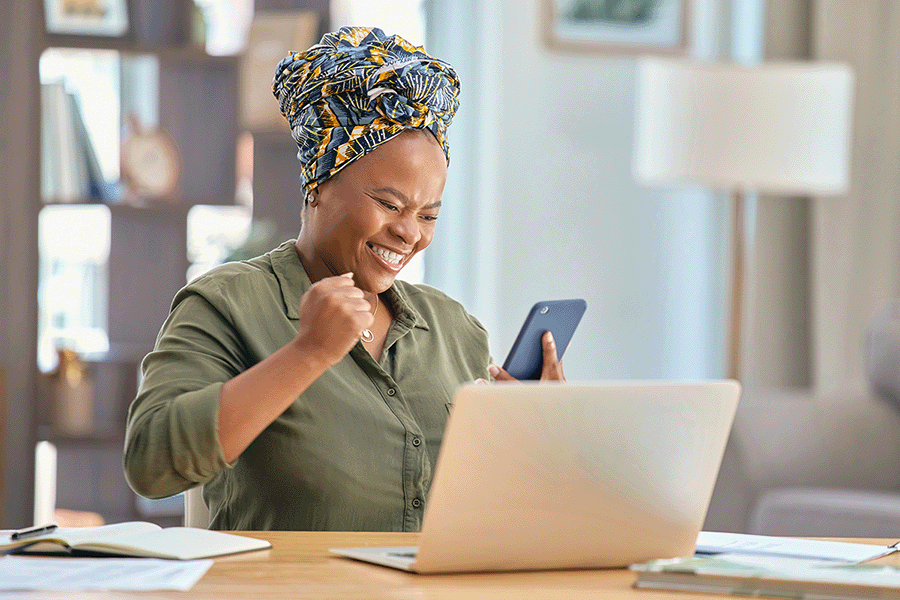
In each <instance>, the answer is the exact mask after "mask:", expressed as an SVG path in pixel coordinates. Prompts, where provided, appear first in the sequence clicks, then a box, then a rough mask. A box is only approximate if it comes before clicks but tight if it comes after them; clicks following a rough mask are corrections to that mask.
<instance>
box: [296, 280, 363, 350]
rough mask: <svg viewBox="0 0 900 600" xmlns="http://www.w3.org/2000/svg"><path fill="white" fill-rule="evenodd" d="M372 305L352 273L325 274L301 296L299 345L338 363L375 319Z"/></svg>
mask: <svg viewBox="0 0 900 600" xmlns="http://www.w3.org/2000/svg"><path fill="white" fill-rule="evenodd" d="M374 320H375V319H374V317H373V316H372V305H371V304H370V303H369V301H368V300H366V297H365V293H364V292H363V291H362V290H361V289H359V288H358V287H356V285H354V283H353V273H345V274H344V275H339V276H337V277H326V278H324V279H320V280H319V281H317V282H316V283H314V284H313V285H312V286H311V287H310V288H309V290H307V292H306V293H305V294H303V297H302V298H300V330H299V331H298V332H297V337H296V338H295V339H294V341H295V343H297V344H298V345H299V346H300V347H302V348H306V349H308V350H311V351H313V352H315V353H316V356H318V357H320V358H321V359H322V360H324V361H325V362H327V363H328V364H329V365H335V364H337V363H338V362H340V361H341V359H343V358H344V356H346V355H347V353H348V352H350V349H351V348H353V346H354V345H355V344H356V342H357V340H359V336H360V333H361V332H362V330H363V329H367V328H369V327H372V323H373V322H374Z"/></svg>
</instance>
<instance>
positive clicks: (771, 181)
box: [633, 59, 853, 194]
mask: <svg viewBox="0 0 900 600" xmlns="http://www.w3.org/2000/svg"><path fill="white" fill-rule="evenodd" d="M852 111H853V72H852V71H851V69H850V68H849V67H848V66H846V65H842V64H835V63H827V64H826V63H812V62H809V63H769V64H763V65H761V66H742V65H736V64H720V63H705V64H704V63H698V62H686V61H675V60H659V59H644V60H641V61H640V62H639V63H638V72H637V113H636V128H635V134H636V135H635V156H634V163H633V169H634V175H635V177H636V179H637V180H638V181H640V182H642V183H645V184H651V185H653V184H656V185H658V184H668V183H673V182H682V183H694V184H701V185H706V186H711V187H716V188H723V189H728V190H734V189H739V188H743V189H752V190H756V191H760V192H767V193H772V194H839V193H842V192H844V191H846V189H847V187H848V181H849V164H850V160H849V159H850V125H851V119H852Z"/></svg>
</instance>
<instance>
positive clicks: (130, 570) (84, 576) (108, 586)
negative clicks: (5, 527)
mask: <svg viewBox="0 0 900 600" xmlns="http://www.w3.org/2000/svg"><path fill="white" fill-rule="evenodd" d="M212 564H213V561H211V560H208V559H207V560H189V561H172V560H162V559H155V558H140V559H136V558H44V557H40V558H38V557H24V556H4V557H2V558H0V591H10V590H129V591H151V590H178V591H182V592H186V591H187V590H189V589H191V588H192V587H194V584H196V583H197V582H198V581H200V578H201V577H203V575H204V574H205V573H206V572H207V571H208V570H209V567H210V566H212Z"/></svg>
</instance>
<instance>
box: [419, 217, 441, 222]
mask: <svg viewBox="0 0 900 600" xmlns="http://www.w3.org/2000/svg"><path fill="white" fill-rule="evenodd" d="M422 219H423V220H425V221H428V222H429V223H433V222H435V221H437V220H438V218H437V215H422Z"/></svg>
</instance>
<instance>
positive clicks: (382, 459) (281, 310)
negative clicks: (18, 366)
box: [125, 241, 490, 531]
mask: <svg viewBox="0 0 900 600" xmlns="http://www.w3.org/2000/svg"><path fill="white" fill-rule="evenodd" d="M310 285H311V283H310V280H309V277H308V276H307V274H306V272H305V271H304V269H303V265H302V264H301V262H300V259H299V256H298V255H297V252H296V250H295V248H294V242H293V241H289V242H285V243H284V244H282V245H281V246H280V247H278V248H277V249H275V250H273V251H271V252H269V253H267V254H265V255H263V256H261V257H258V258H255V259H253V260H250V261H245V262H241V263H229V264H226V265H223V266H221V267H218V268H216V269H214V270H213V271H211V272H210V273H208V274H206V275H204V276H202V277H200V278H199V279H197V280H195V281H193V282H191V283H190V284H189V285H188V286H187V287H185V288H184V289H182V290H181V291H180V292H179V293H178V294H177V295H176V297H175V299H174V301H173V303H172V309H171V312H170V314H169V317H168V318H167V320H166V322H165V323H164V325H163V327H162V330H161V331H160V334H159V337H158V339H157V343H156V347H155V349H154V351H153V352H151V353H150V354H148V355H147V357H146V358H145V359H144V361H143V363H142V374H143V378H142V382H141V386H140V390H139V392H138V396H137V398H136V399H135V400H134V402H133V403H132V405H131V407H130V409H129V414H128V427H127V432H126V441H125V472H126V476H127V478H128V481H129V483H130V484H131V486H132V487H133V488H134V489H135V491H137V492H138V493H140V494H142V495H144V496H147V497H152V498H159V497H164V496H169V495H172V494H176V493H179V492H181V491H183V490H185V489H187V488H190V487H193V486H194V485H196V484H203V485H204V493H203V495H204V498H205V500H206V502H207V505H208V506H209V507H210V514H211V524H210V526H211V528H214V529H245V530H266V529H275V530H345V531H354V530H359V531H363V530H372V531H379V530H381V531H416V530H418V529H419V528H420V527H421V523H422V515H423V513H424V510H425V505H426V502H427V497H428V489H429V486H430V483H431V478H432V475H433V473H434V467H435V462H436V459H437V454H438V450H439V448H440V444H441V438H442V435H443V432H444V427H445V425H446V421H447V417H448V414H449V410H450V405H451V402H452V399H453V394H454V392H455V390H456V388H457V387H458V386H459V385H460V384H462V383H464V382H467V381H472V380H474V379H477V378H479V377H484V378H487V377H488V373H487V366H488V364H489V362H490V356H489V351H488V342H487V333H486V331H485V330H484V328H483V327H482V326H481V324H480V323H478V321H477V320H476V319H475V318H474V317H472V316H471V315H469V314H468V313H467V312H466V311H465V309H464V308H463V307H462V306H461V305H460V304H459V303H457V302H456V301H454V300H452V299H450V298H449V297H447V296H446V295H445V294H443V293H441V292H439V291H437V290H435V289H434V288H431V287H428V286H425V285H412V284H409V283H406V282H403V281H399V280H397V281H395V282H394V284H393V286H392V287H391V288H390V289H389V290H388V291H387V293H386V296H387V299H388V301H389V302H390V304H391V307H392V309H393V312H394V320H393V322H392V324H391V326H390V328H389V330H388V334H387V339H386V342H385V346H384V351H383V353H382V355H381V357H380V361H376V360H375V359H374V358H373V357H372V356H371V355H370V354H369V352H368V351H367V350H366V349H365V348H364V347H363V345H362V343H361V342H358V343H357V344H356V346H355V347H354V348H353V349H352V350H351V351H350V353H349V354H348V355H347V356H345V357H344V358H343V359H342V360H341V361H340V362H339V363H337V364H336V365H334V366H333V367H331V368H330V369H328V371H326V372H325V373H324V374H323V375H321V376H320V377H319V378H318V379H316V380H315V381H314V382H313V384H312V385H310V387H309V388H308V389H307V390H306V391H304V392H303V393H302V394H301V395H300V396H299V397H298V398H297V399H296V400H295V401H294V402H293V403H292V404H291V405H290V406H289V407H288V408H287V410H285V411H284V413H282V414H281V415H280V416H279V417H278V418H277V419H275V421H274V422H273V423H272V424H271V425H269V426H268V427H267V428H266V429H265V430H264V431H263V432H262V433H261V434H260V435H259V436H258V437H257V438H256V439H255V440H254V441H253V442H252V443H251V444H250V446H249V447H248V448H247V449H246V450H245V451H244V452H243V453H242V454H241V455H240V456H239V457H238V458H237V459H235V460H234V461H233V462H232V463H230V464H229V463H227V462H225V459H224V455H223V453H222V447H221V444H220V443H219V437H218V431H217V423H218V408H219V393H220V390H221V388H222V384H223V383H224V382H225V381H228V380H229V379H232V378H233V377H235V376H236V375H238V374H239V373H241V372H243V371H245V370H247V369H249V368H250V367H252V366H253V365H254V364H256V363H258V362H260V361H261V360H263V359H264V358H266V357H267V356H269V355H270V354H272V353H273V352H275V351H276V350H278V349H279V348H281V347H282V346H284V345H285V344H287V343H288V342H290V341H291V340H292V339H293V338H294V337H295V336H296V335H297V331H298V324H299V318H300V313H299V306H300V297H301V296H302V295H303V294H304V293H305V292H306V291H307V289H309V287H310ZM326 326H327V325H326ZM297 368H303V366H302V365H297ZM259 402H260V403H262V402H265V398H260V399H259Z"/></svg>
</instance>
